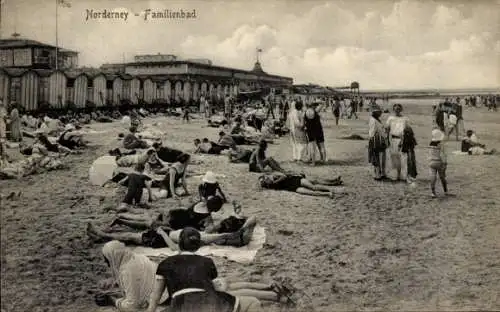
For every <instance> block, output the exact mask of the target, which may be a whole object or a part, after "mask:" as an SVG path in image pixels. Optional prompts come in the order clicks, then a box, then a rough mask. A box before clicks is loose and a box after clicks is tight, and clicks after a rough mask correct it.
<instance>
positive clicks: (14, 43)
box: [0, 38, 78, 53]
mask: <svg viewBox="0 0 500 312" xmlns="http://www.w3.org/2000/svg"><path fill="white" fill-rule="evenodd" d="M25 47H45V48H52V49H55V48H56V47H55V46H53V45H51V44H47V43H43V42H40V41H36V40H31V39H20V38H9V39H0V49H9V48H25ZM59 51H60V52H68V53H78V52H76V51H72V50H68V49H63V48H61V47H59Z"/></svg>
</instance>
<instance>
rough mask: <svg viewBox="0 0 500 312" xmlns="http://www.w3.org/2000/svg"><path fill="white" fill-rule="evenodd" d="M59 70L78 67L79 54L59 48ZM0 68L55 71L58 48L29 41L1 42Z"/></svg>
mask: <svg viewBox="0 0 500 312" xmlns="http://www.w3.org/2000/svg"><path fill="white" fill-rule="evenodd" d="M57 62H58V68H59V69H72V68H76V67H77V66H78V52H75V51H71V50H67V49H62V48H59V50H58V53H57ZM0 67H2V68H12V67H17V68H33V69H55V68H56V47H55V46H52V45H49V44H45V43H41V42H38V41H35V40H27V39H17V38H16V39H1V40H0Z"/></svg>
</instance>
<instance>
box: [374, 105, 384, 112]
mask: <svg viewBox="0 0 500 312" xmlns="http://www.w3.org/2000/svg"><path fill="white" fill-rule="evenodd" d="M381 111H382V108H381V107H380V106H378V105H374V106H373V107H372V112H381Z"/></svg>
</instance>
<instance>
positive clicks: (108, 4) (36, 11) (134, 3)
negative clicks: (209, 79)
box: [1, 0, 500, 90]
mask: <svg viewBox="0 0 500 312" xmlns="http://www.w3.org/2000/svg"><path fill="white" fill-rule="evenodd" d="M66 2H69V3H71V7H70V8H63V7H60V8H59V9H58V10H59V11H58V12H59V19H58V33H59V36H58V37H59V45H60V46H62V47H65V48H68V49H73V50H77V51H79V52H80V55H79V63H80V65H81V66H84V65H85V66H100V65H101V64H103V63H116V62H122V61H123V60H125V61H132V59H133V56H134V55H136V54H157V53H162V54H175V55H178V56H180V57H183V58H188V57H192V58H208V59H210V60H212V61H213V63H214V64H216V65H221V66H228V67H235V68H241V69H251V68H252V67H253V64H254V62H255V58H256V49H257V48H260V49H262V53H261V55H260V59H261V64H262V67H263V69H264V70H265V71H266V72H268V73H272V74H279V75H284V76H288V77H292V78H294V83H316V84H320V85H328V86H344V85H349V84H350V82H352V81H358V82H359V83H360V86H361V89H371V90H375V89H384V90H388V89H455V88H471V87H474V88H475V87H484V88H497V87H500V0H479V1H465V0H463V1H462V0H457V1H451V0H449V1H446V2H439V1H434V0H425V1H424V0H421V1H413V0H403V1H381V0H374V1H364V0H351V1H347V0H346V1H335V0H332V1H314V0H303V1H291V0H288V1H287V0H276V1H272V0H267V1H262V2H260V1H243V0H236V1H212V0H204V1H198V0H187V1H175V0H168V1H166V0H165V1H148V0H100V1H97V0H78V1H77V0H66ZM55 7H56V0H4V4H3V14H2V21H1V24H2V36H3V38H5V37H8V36H10V34H12V33H13V32H14V31H17V32H18V33H20V34H21V36H22V37H25V38H29V39H34V40H39V41H42V42H47V43H51V44H55V42H56V39H55V38H56V36H55V33H56V26H55V25H56V22H55V20H56V19H55ZM87 9H88V10H94V11H102V10H103V9H108V10H113V11H121V12H125V11H127V12H130V13H129V14H130V15H132V16H130V15H129V17H128V19H127V21H124V20H88V21H86V16H87V13H86V12H87ZM146 9H151V10H153V11H163V10H166V9H168V10H171V11H177V10H181V9H182V10H184V11H189V12H192V11H193V10H196V18H195V19H191V20H185V19H184V20H179V19H177V20H175V19H156V20H152V19H149V20H147V21H145V20H144V14H143V12H144V10H146ZM133 13H139V14H140V16H138V17H136V16H134V15H133Z"/></svg>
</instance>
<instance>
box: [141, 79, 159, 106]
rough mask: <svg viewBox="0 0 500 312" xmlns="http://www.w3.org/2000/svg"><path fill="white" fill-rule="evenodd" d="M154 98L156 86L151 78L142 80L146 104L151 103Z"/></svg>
mask: <svg viewBox="0 0 500 312" xmlns="http://www.w3.org/2000/svg"><path fill="white" fill-rule="evenodd" d="M155 98H156V86H155V83H154V82H153V80H151V78H146V79H145V80H144V101H145V102H146V103H148V104H151V103H153V100H154V99H155Z"/></svg>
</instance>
